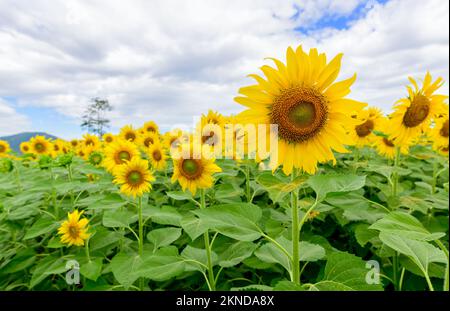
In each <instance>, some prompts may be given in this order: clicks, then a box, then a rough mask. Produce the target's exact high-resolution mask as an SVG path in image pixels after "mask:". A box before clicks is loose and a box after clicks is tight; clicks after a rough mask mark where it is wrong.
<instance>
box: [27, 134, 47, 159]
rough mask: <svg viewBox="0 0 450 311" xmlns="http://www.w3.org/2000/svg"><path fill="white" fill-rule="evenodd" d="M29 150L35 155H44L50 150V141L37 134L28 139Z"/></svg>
mask: <svg viewBox="0 0 450 311" xmlns="http://www.w3.org/2000/svg"><path fill="white" fill-rule="evenodd" d="M30 145H31V152H32V153H34V154H36V155H45V154H50V153H51V152H52V143H51V142H50V141H49V140H47V139H46V138H45V137H44V136H40V135H37V136H35V137H33V138H31V139H30Z"/></svg>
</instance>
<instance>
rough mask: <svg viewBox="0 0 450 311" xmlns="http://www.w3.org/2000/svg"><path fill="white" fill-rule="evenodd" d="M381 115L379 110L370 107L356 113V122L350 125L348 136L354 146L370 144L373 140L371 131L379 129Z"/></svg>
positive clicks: (373, 136) (373, 135)
mask: <svg viewBox="0 0 450 311" xmlns="http://www.w3.org/2000/svg"><path fill="white" fill-rule="evenodd" d="M382 118H383V115H382V113H381V110H380V109H378V108H375V107H370V108H369V109H367V110H361V111H359V112H358V113H357V114H356V117H355V119H356V120H357V121H358V124H356V125H354V126H352V128H351V130H350V136H351V137H352V139H353V141H354V143H355V145H356V147H360V148H361V147H364V146H370V145H372V143H373V142H374V140H375V134H373V131H374V130H376V131H379V130H380V125H381V120H382Z"/></svg>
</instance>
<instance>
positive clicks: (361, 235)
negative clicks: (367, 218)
mask: <svg viewBox="0 0 450 311" xmlns="http://www.w3.org/2000/svg"><path fill="white" fill-rule="evenodd" d="M369 226H370V225H368V224H358V225H357V226H356V227H355V238H356V241H357V242H358V244H359V245H361V246H363V247H364V246H365V245H366V244H367V243H368V242H369V241H370V240H372V239H373V238H377V237H378V232H376V231H375V230H371V229H369Z"/></svg>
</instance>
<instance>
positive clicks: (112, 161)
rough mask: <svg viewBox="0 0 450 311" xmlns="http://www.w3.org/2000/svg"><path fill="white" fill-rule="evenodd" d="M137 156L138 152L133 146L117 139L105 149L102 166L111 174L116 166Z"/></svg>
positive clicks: (128, 142)
mask: <svg viewBox="0 0 450 311" xmlns="http://www.w3.org/2000/svg"><path fill="white" fill-rule="evenodd" d="M139 156H140V154H139V150H138V148H137V147H136V145H135V144H133V143H132V142H130V141H127V140H123V139H118V140H116V141H115V142H113V143H111V144H109V145H108V146H107V147H106V148H105V159H104V160H103V165H104V166H105V168H106V169H107V170H108V171H110V172H112V171H113V170H114V169H115V168H116V167H117V166H119V165H122V164H124V163H126V162H127V161H131V160H132V159H133V158H135V157H139Z"/></svg>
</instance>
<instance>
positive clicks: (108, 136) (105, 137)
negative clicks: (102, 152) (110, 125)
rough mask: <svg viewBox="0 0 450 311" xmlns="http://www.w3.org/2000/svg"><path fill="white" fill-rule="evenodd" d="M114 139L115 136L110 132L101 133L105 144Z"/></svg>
mask: <svg viewBox="0 0 450 311" xmlns="http://www.w3.org/2000/svg"><path fill="white" fill-rule="evenodd" d="M114 139H115V137H114V135H113V134H111V133H106V134H103V136H102V141H103V142H104V143H105V144H110V143H112V142H114Z"/></svg>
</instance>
